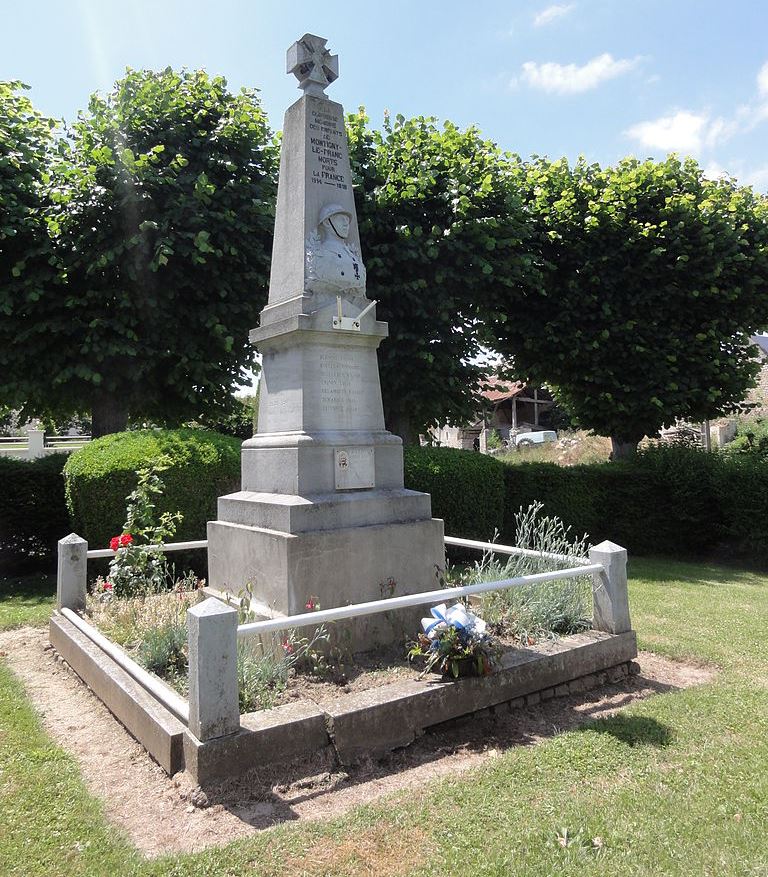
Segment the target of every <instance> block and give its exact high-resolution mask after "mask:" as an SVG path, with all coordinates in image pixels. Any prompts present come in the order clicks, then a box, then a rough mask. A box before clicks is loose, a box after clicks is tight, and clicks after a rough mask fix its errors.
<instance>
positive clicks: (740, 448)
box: [723, 417, 768, 460]
mask: <svg viewBox="0 0 768 877" xmlns="http://www.w3.org/2000/svg"><path fill="white" fill-rule="evenodd" d="M723 453H724V454H726V455H727V456H733V455H736V454H752V455H754V456H756V457H759V458H761V459H763V460H768V417H754V418H748V419H747V418H745V419H743V420H740V421H739V423H738V426H737V427H736V435H735V436H734V439H733V441H731V442H729V443H728V444H727V445H726V446H725V447H724V448H723Z"/></svg>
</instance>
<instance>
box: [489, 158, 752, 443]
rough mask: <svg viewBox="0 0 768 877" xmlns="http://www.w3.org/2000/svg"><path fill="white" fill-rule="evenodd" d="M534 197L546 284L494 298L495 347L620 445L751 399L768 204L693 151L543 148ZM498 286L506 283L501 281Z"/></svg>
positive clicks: (533, 178) (532, 180)
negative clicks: (619, 156)
mask: <svg viewBox="0 0 768 877" xmlns="http://www.w3.org/2000/svg"><path fill="white" fill-rule="evenodd" d="M521 181H522V182H523V183H524V189H523V193H522V194H523V198H524V202H525V209H526V211H527V213H528V218H529V219H528V221H529V222H530V224H531V227H532V228H533V229H535V233H536V235H537V239H538V247H539V252H540V256H541V269H542V272H541V284H540V286H538V287H536V288H529V289H528V290H527V291H526V292H525V294H524V295H522V296H520V295H519V293H518V292H517V291H516V290H512V291H511V295H510V294H507V292H506V291H505V290H503V288H502V289H501V291H502V295H501V296H500V297H499V298H498V299H497V301H496V307H497V310H496V314H495V315H494V317H493V318H491V319H490V320H489V322H490V323H491V324H492V326H493V333H494V335H495V337H496V344H497V347H498V349H499V350H500V351H501V352H502V353H504V354H507V355H510V356H512V357H514V361H515V364H516V366H517V368H518V369H519V370H520V371H521V372H522V373H524V374H525V375H526V376H527V377H529V378H530V379H532V380H536V381H542V382H544V381H546V382H548V383H550V384H552V385H554V386H555V387H556V389H557V395H558V399H559V400H560V401H562V402H563V403H565V404H566V405H567V407H568V408H570V409H571V410H572V411H573V412H574V413H575V414H576V415H577V417H578V419H579V420H580V422H581V423H582V424H583V425H584V426H587V427H589V428H591V429H594V430H595V431H596V432H598V433H601V434H603V435H610V436H611V437H612V438H613V439H614V449H615V451H616V452H617V453H622V452H626V451H628V450H629V449H631V448H632V447H634V446H636V444H637V442H638V440H639V439H640V438H642V437H643V435H646V434H647V435H652V434H654V433H656V432H657V431H658V429H659V428H660V427H661V426H662V425H663V424H665V423H668V422H670V421H672V420H673V419H674V418H675V417H683V418H688V419H690V420H694V421H699V420H704V419H706V418H711V417H715V416H718V415H720V414H722V413H723V412H725V411H727V410H728V409H729V408H730V407H731V406H733V405H734V404H736V403H738V402H739V401H741V400H742V399H743V398H744V396H745V394H746V390H747V388H748V387H749V386H750V383H751V381H752V379H753V376H754V375H755V373H756V371H757V366H756V364H755V362H754V360H753V351H752V349H751V346H750V342H749V336H750V334H752V333H753V332H754V331H756V330H758V329H760V328H763V327H765V326H766V325H768V203H767V202H766V199H765V198H762V197H760V196H759V195H755V194H754V193H753V192H752V190H751V189H749V188H739V187H737V186H736V184H735V183H734V182H733V181H732V180H718V181H713V180H708V179H706V178H705V177H704V175H703V173H702V171H701V170H700V168H699V167H698V165H697V164H696V162H695V161H693V160H692V159H689V160H686V161H684V162H681V161H680V160H678V159H677V158H676V157H674V156H670V157H669V158H667V159H666V160H665V161H661V162H653V161H650V160H649V161H638V160H636V159H625V160H623V161H621V162H619V164H618V165H617V166H615V167H611V168H606V169H602V168H600V167H599V166H598V165H596V164H591V165H590V164H587V163H586V162H585V161H584V160H580V161H579V162H577V163H576V165H575V166H574V167H569V165H568V163H567V162H566V161H565V160H561V161H556V162H550V161H547V160H546V159H535V160H533V161H532V162H531V163H530V164H529V165H527V168H526V175H525V178H524V180H523V178H522V177H521ZM497 289H499V288H498V287H497Z"/></svg>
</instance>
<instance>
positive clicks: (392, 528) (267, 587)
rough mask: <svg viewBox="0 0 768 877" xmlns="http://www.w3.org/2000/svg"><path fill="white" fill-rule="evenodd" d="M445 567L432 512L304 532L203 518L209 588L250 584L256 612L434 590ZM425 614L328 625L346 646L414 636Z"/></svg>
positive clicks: (233, 589) (287, 611)
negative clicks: (421, 517) (420, 516)
mask: <svg viewBox="0 0 768 877" xmlns="http://www.w3.org/2000/svg"><path fill="white" fill-rule="evenodd" d="M404 493H405V491H404ZM234 496H235V497H236V496H238V495H237V494H235V495H234ZM415 496H419V494H415ZM227 499H230V498H229V497H222V501H223V502H226V500H227ZM294 499H295V498H294ZM444 566H445V557H444V549H443V522H442V521H441V520H438V519H436V518H428V519H426V520H418V521H400V522H396V523H385V524H373V525H370V526H355V527H343V528H340V529H334V530H318V531H312V532H303V533H286V532H279V531H276V530H269V529H265V528H263V527H258V526H253V525H248V524H242V523H232V522H229V521H222V520H219V521H211V522H209V524H208V569H209V583H210V586H211V587H212V588H214V589H216V590H219V591H224V592H228V593H230V594H234V595H237V594H239V593H240V592H241V591H243V590H244V589H245V588H246V587H248V589H249V591H250V592H251V593H252V594H253V596H254V604H255V606H256V607H257V609H256V611H257V613H258V614H259V615H261V616H262V617H274V616H279V615H297V614H299V613H303V612H306V605H307V602H308V601H309V600H310V598H312V600H313V601H314V602H315V603H317V604H319V606H320V607H321V608H323V609H331V608H334V607H337V606H347V605H350V604H353V603H364V602H367V601H370V600H381V599H383V598H385V597H394V596H402V595H403V594H413V593H419V592H422V591H430V590H435V589H436V588H439V587H441V584H440V581H439V577H440V576H441V574H442V572H443V569H444ZM423 614H424V612H423V609H421V608H418V609H416V610H401V611H399V612H397V613H393V612H386V613H380V614H377V615H369V616H366V617H364V618H360V619H355V620H354V621H351V622H339V623H338V624H334V625H332V628H333V629H332V631H331V633H332V636H333V640H334V642H336V643H338V644H340V645H343V646H344V647H345V648H348V649H349V651H364V650H368V649H372V648H376V647H378V646H383V645H393V644H397V643H404V642H405V641H406V640H408V639H413V638H415V636H416V634H417V632H418V630H419V619H420V617H421V616H422V615H423Z"/></svg>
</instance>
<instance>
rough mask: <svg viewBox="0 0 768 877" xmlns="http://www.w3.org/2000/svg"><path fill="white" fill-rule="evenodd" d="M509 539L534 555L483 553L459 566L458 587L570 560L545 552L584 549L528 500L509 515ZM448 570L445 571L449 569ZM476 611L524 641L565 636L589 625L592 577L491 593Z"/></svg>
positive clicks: (573, 553)
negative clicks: (512, 518)
mask: <svg viewBox="0 0 768 877" xmlns="http://www.w3.org/2000/svg"><path fill="white" fill-rule="evenodd" d="M515 530H516V536H515V539H514V541H515V543H516V544H517V545H519V546H520V547H521V548H527V549H529V550H532V551H535V552H538V553H539V554H538V556H536V555H529V554H524V555H511V556H506V555H498V554H494V553H493V552H490V551H488V552H485V553H484V554H483V557H482V560H480V561H476V562H475V563H474V564H473V565H472V566H470V567H467V568H465V569H464V570H462V572H461V574H460V575H459V576H458V578H455V581H456V583H457V584H459V585H465V584H476V583H478V582H494V581H500V580H502V579H511V578H516V577H517V576H522V575H529V574H531V573H539V572H545V571H550V570H554V569H563V568H564V567H566V566H571V565H572V564H571V563H569V562H568V561H565V560H564V561H559V560H555V559H553V558H551V557H545V556H544V555H545V554H548V555H551V554H556V555H561V556H564V557H584V556H585V555H586V554H587V552H588V550H589V547H588V545H587V544H586V542H585V541H584V539H582V538H580V537H578V536H576V535H574V534H573V533H572V532H571V531H570V530H569V529H568V528H567V527H566V526H565V525H564V524H563V522H562V521H561V520H559V519H558V518H551V517H548V516H546V515H543V514H542V504H541V503H540V502H536V503H533V504H532V505H530V506H529V507H528V508H527V509H522V510H521V511H520V512H518V513H517V514H516V515H515ZM452 572H453V571H452V570H450V571H449V577H451V576H450V573H452ZM481 607H482V608H481V610H480V615H481V616H482V618H484V619H485V620H486V621H488V622H489V623H490V624H491V630H492V632H493V633H495V634H499V635H502V636H511V637H512V638H514V639H516V640H518V641H520V642H522V643H523V644H525V645H527V644H530V643H533V642H535V641H536V640H539V639H542V638H544V637H552V636H560V635H562V636H565V635H567V634H571V633H578V632H579V631H582V630H587V629H588V628H589V627H591V624H592V622H591V617H592V579H591V577H590V576H579V577H577V578H574V579H565V580H562V581H555V582H545V583H542V584H537V585H527V586H525V587H520V588H509V589H507V590H504V591H492V592H491V593H488V594H484V595H483V597H482V598H481Z"/></svg>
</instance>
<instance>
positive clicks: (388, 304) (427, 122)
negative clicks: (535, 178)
mask: <svg viewBox="0 0 768 877" xmlns="http://www.w3.org/2000/svg"><path fill="white" fill-rule="evenodd" d="M367 122H368V119H367V118H366V116H365V114H364V112H363V111H362V110H361V111H360V112H359V113H358V114H354V115H350V116H349V117H348V119H347V130H348V134H349V142H350V157H351V161H352V169H353V173H354V174H355V176H356V182H357V188H356V192H355V195H356V206H357V213H358V221H359V225H360V236H361V240H362V245H363V259H364V260H365V263H366V267H367V271H368V297H369V298H373V299H377V300H378V302H379V305H378V307H377V314H378V316H379V319H382V320H388V321H389V326H390V338H389V340H388V341H385V342H384V343H383V344H382V346H381V347H380V348H379V365H380V370H381V385H382V395H383V399H384V408H385V414H386V420H387V424H388V426H389V428H390V429H392V430H393V431H395V432H398V433H399V434H400V435H402V436H403V437H404V438H405V439H406V440H407V439H410V438H412V437H413V433H414V432H415V431H416V430H418V429H420V428H424V427H425V426H426V425H428V424H430V423H445V422H446V421H454V422H456V421H459V422H460V421H462V420H465V419H468V418H470V417H471V416H472V415H473V414H474V412H475V411H476V410H477V394H478V389H479V387H480V385H481V383H482V381H481V378H482V369H481V368H480V366H479V365H477V364H473V362H472V360H473V358H476V357H477V355H478V353H479V352H480V350H481V347H480V342H481V337H480V332H479V323H478V319H479V314H480V313H481V310H482V306H483V304H484V302H485V301H486V300H487V299H488V297H489V296H490V295H491V293H492V291H494V290H496V291H497V294H501V292H502V291H503V292H504V293H505V294H506V295H519V294H520V290H521V289H525V288H527V285H528V283H529V282H530V275H531V271H530V269H531V266H532V263H533V259H532V257H531V255H530V253H529V231H528V228H527V226H526V223H525V217H524V216H523V213H522V210H521V208H520V203H519V195H518V191H517V187H516V186H514V185H513V177H514V175H515V174H517V173H518V168H517V165H516V164H515V163H514V162H512V161H510V160H509V158H508V157H507V156H505V155H504V154H503V153H502V152H501V151H500V150H499V148H498V147H497V146H496V145H495V144H494V143H491V142H490V141H488V140H484V139H483V138H482V137H481V135H480V133H479V131H478V130H477V129H476V128H468V129H467V130H465V131H462V130H460V129H459V128H457V127H456V126H455V125H453V124H452V123H451V122H445V123H444V125H443V126H442V127H440V126H438V124H437V122H436V121H435V119H432V118H421V117H419V118H415V119H408V120H406V119H404V118H403V117H402V116H398V117H397V118H396V120H395V121H394V123H393V122H391V121H390V120H389V119H388V118H387V119H385V124H384V127H383V130H371V129H370V128H368V127H367Z"/></svg>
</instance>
